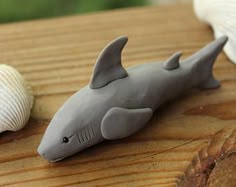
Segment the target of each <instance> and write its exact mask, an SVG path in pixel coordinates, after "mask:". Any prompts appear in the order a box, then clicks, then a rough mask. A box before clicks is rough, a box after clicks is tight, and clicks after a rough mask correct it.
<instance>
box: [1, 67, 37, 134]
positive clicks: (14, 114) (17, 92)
mask: <svg viewBox="0 0 236 187" xmlns="http://www.w3.org/2000/svg"><path fill="white" fill-rule="evenodd" d="M32 105H33V96H32V91H31V89H30V87H29V86H28V85H27V83H26V82H25V80H24V78H23V77H22V76H21V74H20V73H19V72H18V71H17V70H16V69H14V68H13V67H10V66H8V65H4V64H0V133H1V132H4V131H17V130H20V129H22V128H23V127H24V126H25V125H26V123H27V121H28V120H29V117H30V113H31V108H32Z"/></svg>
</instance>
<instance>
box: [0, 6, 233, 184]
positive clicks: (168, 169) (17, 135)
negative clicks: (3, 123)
mask: <svg viewBox="0 0 236 187" xmlns="http://www.w3.org/2000/svg"><path fill="white" fill-rule="evenodd" d="M119 35H128V36H129V43H128V45H127V46H126V48H125V50H124V52H123V63H124V65H125V67H129V66H132V65H136V64H142V63H145V62H149V61H162V60H165V59H167V58H168V57H169V56H170V55H172V54H173V53H174V52H176V51H183V52H184V58H185V57H187V56H189V55H191V54H192V53H193V52H195V51H196V50H198V49H199V48H201V47H203V46H204V45H205V44H206V43H207V42H209V41H211V40H212V39H213V36H212V31H211V29H210V28H209V27H208V26H206V25H204V24H201V23H199V22H198V21H197V19H196V18H195V17H194V15H193V12H192V8H191V6H190V5H176V6H163V7H145V8H132V9H123V10H115V11H110V12H101V13H95V14H89V15H80V16H72V17H64V18H59V19H50V20H39V21H30V22H25V23H15V24H6V25H1V26H0V57H1V58H0V59H1V63H6V64H10V65H12V66H14V67H16V68H17V69H18V70H19V71H20V72H21V73H22V74H23V76H24V77H25V78H26V79H27V81H28V82H29V83H30V84H31V86H32V87H33V92H34V95H35V105H34V108H33V113H32V118H31V119H30V122H29V124H28V125H27V126H26V128H25V129H24V130H22V131H19V132H6V133H3V134H1V135H0V153H1V154H0V186H26V187H27V186H78V185H80V186H163V187H164V186H176V185H177V186H183V185H187V186H189V185H190V184H191V185H193V184H203V183H204V181H205V182H206V180H207V177H208V176H206V175H203V173H204V172H206V171H209V172H210V169H209V166H210V165H212V163H214V160H217V159H218V158H219V157H220V155H225V154H228V153H230V152H232V151H234V150H235V139H236V135H235V134H236V132H235V131H236V130H235V127H234V126H235V122H236V113H235V108H236V97H235V93H236V84H235V81H236V66H234V65H232V64H231V63H229V61H228V60H227V58H226V57H225V55H224V54H221V55H220V57H219V58H218V60H217V63H216V65H215V68H214V73H215V76H216V77H217V78H218V79H219V80H220V81H221V82H222V87H221V88H220V89H217V90H207V91H191V92H188V93H186V94H185V95H184V96H182V97H181V98H179V99H177V100H175V101H174V102H173V103H170V104H167V105H166V106H164V107H162V108H161V109H160V110H159V111H157V113H156V114H155V116H154V118H153V119H152V121H151V122H150V124H149V125H148V126H147V127H146V128H145V129H144V130H143V131H142V132H139V133H137V134H136V135H134V136H132V137H129V138H126V139H124V140H121V141H107V142H104V143H102V144H100V145H98V146H96V147H93V148H91V149H88V150H86V151H84V152H82V153H79V154H76V155H75V156H73V157H71V158H68V159H66V160H64V161H62V162H60V163H56V164H52V163H48V162H47V161H46V160H43V159H42V158H41V157H39V156H38V154H37V152H36V149H37V146H38V144H39V142H40V140H41V137H42V134H43V132H44V130H45V128H46V127H47V125H48V123H49V121H50V119H51V117H52V116H53V114H54V113H55V112H56V110H57V109H58V107H59V106H61V105H62V104H63V102H64V101H65V100H66V99H67V98H68V97H69V96H70V95H72V94H73V93H74V92H76V91H77V90H79V89H80V88H82V87H83V86H84V85H86V84H87V83H88V81H89V78H90V75H91V71H92V68H93V65H94V63H95V60H96V57H97V55H98V54H99V52H100V51H101V49H102V48H103V47H104V46H105V45H106V44H107V43H108V42H109V41H110V40H112V39H114V38H116V37H117V36H119ZM91 112H92V111H91Z"/></svg>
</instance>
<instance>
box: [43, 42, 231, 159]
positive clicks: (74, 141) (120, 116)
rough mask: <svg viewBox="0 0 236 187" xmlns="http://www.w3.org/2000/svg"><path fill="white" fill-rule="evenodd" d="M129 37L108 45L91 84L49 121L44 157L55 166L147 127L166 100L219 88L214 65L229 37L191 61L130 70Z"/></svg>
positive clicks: (177, 56)
mask: <svg viewBox="0 0 236 187" xmlns="http://www.w3.org/2000/svg"><path fill="white" fill-rule="evenodd" d="M127 40H128V39H127V37H119V38H117V39H116V40H114V41H112V42H111V43H110V44H108V45H107V46H106V47H105V48H104V50H103V51H102V52H101V54H100V55H99V57H98V59H97V62H96V65H95V68H94V72H93V76H92V78H91V81H90V84H89V85H87V86H86V87H84V88H82V89H81V90H79V91H78V92H77V93H75V94H74V95H73V96H71V97H70V98H69V99H68V100H67V101H66V102H65V103H64V104H63V106H62V107H61V108H60V109H59V110H58V111H57V113H56V114H55V116H54V117H53V119H52V121H51V122H50V124H49V126H48V128H47V130H46V132H45V134H44V136H43V139H42V141H41V144H40V146H39V148H38V152H39V154H40V155H42V156H43V157H45V158H46V159H48V160H50V161H52V162H56V161H59V160H61V159H63V158H65V157H67V156H70V155H73V154H75V153H77V152H80V151H82V150H84V149H86V148H88V147H91V146H93V145H95V144H98V143H99V142H102V141H103V140H115V139H121V138H125V137H128V136H130V135H132V134H134V133H135V132H137V131H138V130H140V129H141V128H143V127H144V126H145V124H147V122H148V121H149V120H150V119H151V117H152V115H153V113H154V111H155V110H156V109H157V108H158V107H159V106H160V105H162V104H163V103H165V102H166V101H169V100H171V99H174V98H175V97H177V96H179V95H180V94H181V93H183V92H185V91H186V90H188V89H191V88H200V89H205V88H217V87H219V85H220V84H219V82H218V81H217V80H215V79H214V77H213V74H212V68H213V64H214V62H215V60H216V58H217V56H218V54H219V53H220V52H221V51H222V48H223V47H224V45H225V43H226V42H227V37H221V38H219V39H217V40H215V41H213V42H211V43H210V44H208V45H207V46H206V47H204V48H202V49H201V50H199V51H198V52H196V53H195V54H193V55H192V56H191V57H189V58H187V59H185V60H183V61H182V62H181V63H180V61H179V59H180V56H181V53H179V52H178V53H176V54H174V55H173V56H172V57H170V58H169V59H168V60H167V61H165V62H163V63H157V62H154V63H147V64H143V65H138V66H134V67H131V68H128V69H127V70H125V69H124V68H123V66H122V64H121V52H122V49H123V47H124V46H125V44H126V43H127Z"/></svg>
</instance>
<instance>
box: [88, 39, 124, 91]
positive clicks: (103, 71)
mask: <svg viewBox="0 0 236 187" xmlns="http://www.w3.org/2000/svg"><path fill="white" fill-rule="evenodd" d="M127 41H128V38H127V37H126V36H121V37H119V38H117V39H115V40H113V41H112V42H111V43H109V44H108V45H107V46H106V47H105V48H104V49H103V50H102V52H101V53H100V55H99V57H98V59H97V61H96V65H95V67H94V71H93V75H92V78H91V81H90V88H92V89H98V88H102V87H104V86H106V85H107V84H109V83H110V82H112V81H114V80H116V79H121V78H124V77H127V76H128V74H127V72H126V70H125V69H124V68H123V66H122V64H121V52H122V49H123V48H124V46H125V44H126V43H127Z"/></svg>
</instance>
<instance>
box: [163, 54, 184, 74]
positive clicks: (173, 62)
mask: <svg viewBox="0 0 236 187" xmlns="http://www.w3.org/2000/svg"><path fill="white" fill-rule="evenodd" d="M181 55H182V53H181V52H177V53H175V54H173V55H172V56H171V57H170V58H169V59H168V60H167V61H165V62H164V63H163V68H164V69H166V70H173V69H177V68H178V67H179V59H180V57H181Z"/></svg>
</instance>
